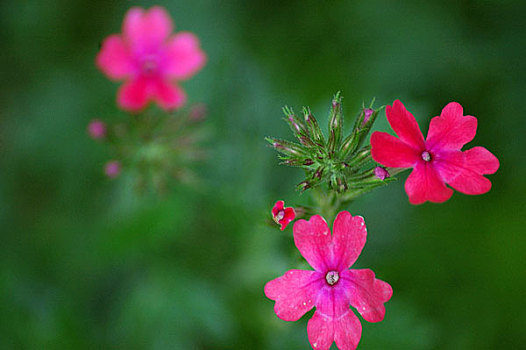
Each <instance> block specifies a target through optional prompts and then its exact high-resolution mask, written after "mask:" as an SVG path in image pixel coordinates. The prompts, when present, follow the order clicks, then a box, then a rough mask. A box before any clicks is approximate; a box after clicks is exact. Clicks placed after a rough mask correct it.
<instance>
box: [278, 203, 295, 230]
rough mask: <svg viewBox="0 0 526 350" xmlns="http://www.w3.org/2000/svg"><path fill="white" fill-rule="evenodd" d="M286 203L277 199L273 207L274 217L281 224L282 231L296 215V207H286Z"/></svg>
mask: <svg viewBox="0 0 526 350" xmlns="http://www.w3.org/2000/svg"><path fill="white" fill-rule="evenodd" d="M284 205H285V202H284V201H277V202H276V204H274V208H272V218H273V219H274V221H275V222H276V223H277V224H278V225H281V231H283V230H284V229H285V227H287V225H288V224H289V223H290V222H291V221H292V220H294V218H295V217H296V212H295V211H294V208H285V207H284Z"/></svg>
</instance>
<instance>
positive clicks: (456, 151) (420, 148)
mask: <svg viewBox="0 0 526 350" xmlns="http://www.w3.org/2000/svg"><path fill="white" fill-rule="evenodd" d="M385 113H386V115H387V120H388V121H389V124H390V125H391V127H392V128H393V130H394V131H395V133H396V134H397V135H398V137H399V138H396V137H394V136H392V135H389V134H388V133H385V132H379V131H376V132H374V133H373V135H372V136H371V155H372V157H373V159H374V160H375V161H377V162H378V163H380V164H382V165H384V166H387V167H394V168H413V171H412V172H411V175H409V177H408V178H407V181H406V182H405V191H406V192H407V195H408V196H409V202H411V203H412V204H421V203H424V202H425V201H431V202H437V203H440V202H445V201H446V200H448V199H449V198H450V197H451V195H452V194H453V190H452V189H450V188H448V187H447V186H446V183H447V184H449V185H450V186H451V187H453V188H454V189H456V190H457V191H460V192H462V193H465V194H482V193H486V192H488V191H489V190H490V189H491V182H490V181H489V180H488V179H487V178H485V177H484V176H483V175H484V174H493V173H494V172H496V171H497V169H498V168H499V160H498V159H497V158H496V157H495V156H494V155H493V154H492V153H491V152H490V151H488V150H487V149H485V148H484V147H473V148H471V149H468V150H466V151H464V152H462V151H461V148H462V147H463V146H464V145H465V144H466V143H468V142H470V141H471V140H473V138H474V137H475V134H476V132H477V118H475V117H472V116H469V115H467V116H464V113H463V109H462V106H461V105H460V104H458V103H456V102H451V103H448V104H447V105H446V106H445V107H444V109H443V110H442V113H441V114H440V116H438V117H434V118H433V119H432V120H431V124H430V125H429V132H428V133H427V139H426V140H425V141H424V136H422V132H421V131H420V128H419V127H418V124H417V122H416V120H415V117H413V115H412V114H411V113H409V112H408V111H407V109H405V107H404V105H403V104H402V102H400V101H399V100H396V101H394V102H393V105H392V106H387V107H386V110H385Z"/></svg>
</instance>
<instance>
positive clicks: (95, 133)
mask: <svg viewBox="0 0 526 350" xmlns="http://www.w3.org/2000/svg"><path fill="white" fill-rule="evenodd" d="M88 134H89V135H90V136H91V138H93V139H95V140H100V139H103V138H104V137H106V123H104V122H103V121H102V120H99V119H93V120H92V121H90V123H89V124H88Z"/></svg>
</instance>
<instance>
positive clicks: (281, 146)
mask: <svg viewBox="0 0 526 350" xmlns="http://www.w3.org/2000/svg"><path fill="white" fill-rule="evenodd" d="M266 140H267V141H268V142H269V143H270V144H271V145H272V147H274V148H275V149H276V150H277V151H278V152H281V153H283V154H285V155H287V156H289V157H306V156H307V154H306V153H305V149H304V148H303V147H302V146H301V145H298V144H297V143H294V142H290V141H286V140H279V139H275V138H272V137H267V138H266Z"/></svg>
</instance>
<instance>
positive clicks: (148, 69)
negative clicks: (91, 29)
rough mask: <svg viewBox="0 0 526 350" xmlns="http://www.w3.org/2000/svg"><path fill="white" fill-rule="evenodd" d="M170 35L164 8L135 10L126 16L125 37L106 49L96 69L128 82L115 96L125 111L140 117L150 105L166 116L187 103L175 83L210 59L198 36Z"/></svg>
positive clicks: (111, 38)
mask: <svg viewBox="0 0 526 350" xmlns="http://www.w3.org/2000/svg"><path fill="white" fill-rule="evenodd" d="M172 30H173V24H172V20H171V18H170V16H169V14H168V13H167V12H166V10H165V9H164V8H162V7H159V6H155V7H152V8H150V9H149V10H147V11H144V10H143V9H142V8H139V7H134V8H132V9H130V10H129V11H128V13H127V14H126V18H125V19H124V23H123V26H122V35H118V34H114V35H110V36H109V37H108V38H106V39H105V40H104V42H103V43H102V48H101V50H100V52H99V54H98V55H97V58H96V63H97V66H98V67H99V68H100V70H102V71H103V72H104V73H105V74H106V75H107V76H108V77H109V78H110V79H113V80H124V81H125V82H124V84H123V85H122V86H121V88H120V89H119V92H118V96H117V103H118V105H119V106H120V107H122V108H123V109H125V110H129V111H138V110H140V109H142V108H144V107H145V106H146V105H147V103H148V102H149V101H152V100H153V101H155V102H157V103H158V104H159V105H160V106H161V107H162V108H163V109H165V110H171V109H175V108H178V107H181V106H182V105H183V104H184V103H185V101H186V95H185V93H184V91H183V90H182V89H181V88H180V87H179V86H177V85H176V83H175V82H176V81H179V80H185V79H188V78H190V77H191V76H192V75H194V74H195V73H196V72H197V71H199V70H200V69H201V68H202V67H203V65H204V64H205V61H206V56H205V54H204V52H203V51H202V50H201V49H200V47H199V40H198V39H197V37H196V36H195V35H194V34H192V33H188V32H179V33H177V34H175V35H173V36H170V35H171V33H172Z"/></svg>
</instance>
